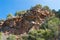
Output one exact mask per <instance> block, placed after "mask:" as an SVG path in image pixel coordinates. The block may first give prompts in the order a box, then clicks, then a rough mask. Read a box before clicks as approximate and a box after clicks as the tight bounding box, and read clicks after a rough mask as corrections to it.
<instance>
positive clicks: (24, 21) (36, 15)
mask: <svg viewBox="0 0 60 40" xmlns="http://www.w3.org/2000/svg"><path fill="white" fill-rule="evenodd" d="M51 15H53V14H51V13H50V12H49V11H48V10H42V9H40V8H38V9H31V10H28V11H27V12H26V13H25V14H23V16H22V17H14V18H11V19H7V20H6V21H4V23H3V24H2V29H3V32H5V31H8V32H10V33H11V34H23V33H25V32H26V33H28V32H29V30H32V29H36V30H38V29H39V28H40V25H41V24H42V23H44V20H45V19H46V17H50V16H51Z"/></svg>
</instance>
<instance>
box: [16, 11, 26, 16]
mask: <svg viewBox="0 0 60 40" xmlns="http://www.w3.org/2000/svg"><path fill="white" fill-rule="evenodd" d="M25 13H26V11H19V12H16V13H15V16H22V15H23V14H25Z"/></svg>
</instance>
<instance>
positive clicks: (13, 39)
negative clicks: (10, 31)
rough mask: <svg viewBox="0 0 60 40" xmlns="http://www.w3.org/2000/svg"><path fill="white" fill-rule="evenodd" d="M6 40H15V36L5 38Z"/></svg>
mask: <svg viewBox="0 0 60 40" xmlns="http://www.w3.org/2000/svg"><path fill="white" fill-rule="evenodd" d="M7 40H16V37H15V35H10V36H9V37H8V38H7Z"/></svg>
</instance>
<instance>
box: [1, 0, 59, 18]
mask: <svg viewBox="0 0 60 40" xmlns="http://www.w3.org/2000/svg"><path fill="white" fill-rule="evenodd" d="M36 4H42V5H43V6H45V5H47V6H49V7H50V8H51V9H56V10H58V9H60V0H0V19H1V18H4V19H5V18H6V16H7V14H8V13H11V14H15V12H16V11H20V10H27V9H29V8H31V7H32V6H34V5H36Z"/></svg>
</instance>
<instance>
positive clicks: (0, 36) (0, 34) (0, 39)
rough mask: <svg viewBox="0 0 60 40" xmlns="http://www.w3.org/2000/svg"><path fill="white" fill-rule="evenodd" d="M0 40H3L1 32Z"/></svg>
mask: <svg viewBox="0 0 60 40" xmlns="http://www.w3.org/2000/svg"><path fill="white" fill-rule="evenodd" d="M0 40H2V33H1V32H0Z"/></svg>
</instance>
